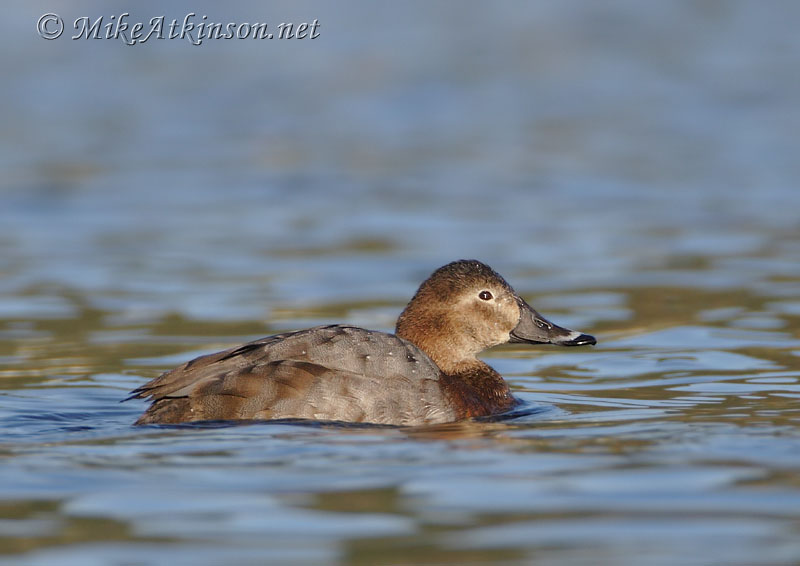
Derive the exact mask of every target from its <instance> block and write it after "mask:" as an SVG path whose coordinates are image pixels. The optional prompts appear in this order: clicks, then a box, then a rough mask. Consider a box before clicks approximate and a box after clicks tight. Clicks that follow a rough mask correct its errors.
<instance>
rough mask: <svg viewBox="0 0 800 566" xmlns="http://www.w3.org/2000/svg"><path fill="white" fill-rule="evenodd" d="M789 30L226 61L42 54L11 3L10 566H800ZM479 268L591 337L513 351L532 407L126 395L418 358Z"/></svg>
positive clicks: (219, 48) (605, 13)
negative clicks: (199, 372)
mask: <svg viewBox="0 0 800 566" xmlns="http://www.w3.org/2000/svg"><path fill="white" fill-rule="evenodd" d="M771 7H772V8H771V9H770V10H765V9H763V7H761V6H759V5H756V4H753V3H748V2H725V3H714V2H710V3H699V4H697V3H692V4H689V3H687V4H670V5H667V4H664V5H659V6H655V5H648V6H644V5H643V4H637V3H631V2H612V3H608V4H605V5H604V6H603V7H600V6H598V5H596V4H595V3H590V2H565V3H559V4H557V5H552V6H541V5H531V6H525V7H522V6H519V5H512V4H508V5H506V4H502V5H499V6H492V8H491V9H489V8H488V6H484V5H478V4H476V5H471V6H469V9H467V8H465V7H463V6H462V4H461V3H458V4H451V3H437V4H436V5H433V6H430V5H428V4H427V3H417V4H415V3H410V4H404V5H403V6H394V7H392V8H391V9H389V8H385V9H388V10H389V12H385V13H384V12H382V11H381V10H379V9H378V8H377V7H368V6H366V5H359V4H356V3H352V4H345V5H343V6H342V7H337V9H335V10H334V9H333V8H332V7H327V6H326V5H321V6H316V5H313V4H302V5H301V4H296V3H287V4H279V3H278V4H270V6H269V7H268V8H265V7H264V6H262V5H261V4H259V3H244V4H241V5H238V6H237V7H235V8H228V7H226V8H225V9H224V11H223V9H222V8H221V7H217V6H216V4H202V3H201V4H199V5H194V6H192V10H193V11H196V12H198V13H206V14H208V15H209V19H213V18H216V19H218V20H224V21H228V20H236V21H247V20H251V21H257V20H265V19H267V18H275V19H281V20H292V19H294V20H297V21H301V20H303V19H304V20H311V19H313V18H315V17H316V18H319V19H320V21H321V22H322V28H321V31H322V35H321V37H320V38H319V40H315V41H316V43H311V42H299V43H294V44H284V43H277V44H276V43H273V44H269V45H267V44H258V43H253V42H241V41H240V42H216V43H214V42H207V43H204V44H203V45H202V46H201V47H194V46H192V45H189V44H188V43H178V42H174V41H173V42H169V41H166V42H161V43H157V44H145V45H140V46H136V47H128V46H125V45H122V44H120V43H117V42H114V41H95V42H85V41H83V42H73V41H70V40H68V39H66V38H65V39H62V40H58V41H54V42H48V41H45V40H42V39H40V38H39V37H38V36H35V34H34V23H35V20H36V18H37V17H38V16H39V15H41V13H43V12H44V11H48V10H52V8H51V7H48V6H36V5H31V4H26V5H24V6H21V5H20V6H16V7H13V8H9V9H8V12H9V14H8V16H7V17H6V18H4V21H3V22H0V25H2V26H3V30H2V31H3V32H4V33H3V34H2V37H3V40H2V41H4V42H13V43H14V49H11V48H8V49H3V50H0V67H1V68H2V69H3V71H4V75H5V76H7V77H13V80H8V81H6V84H5V85H4V86H3V88H2V89H0V102H2V106H3V108H4V110H3V119H4V127H3V128H2V129H1V130H0V163H2V167H3V171H4V175H3V179H2V180H0V191H2V192H1V193H0V198H2V205H0V456H1V457H2V465H0V554H2V556H0V563H3V564H14V565H18V564H29V565H48V566H49V565H51V564H76V565H77V564H80V565H81V566H87V565H89V566H90V565H95V564H97V565H100V564H102V565H106V564H120V565H121V564H137V565H140V564H141V565H162V564H164V565H167V564H168V565H171V566H172V565H176V564H193V565H215V564H221V563H226V564H253V565H255V564H265V563H269V564H289V565H295V564H297V565H305V564H341V565H381V564H385V565H387V566H388V565H390V564H391V565H397V564H414V563H425V564H464V565H472V564H475V565H477V564H487V565H488V564H502V565H517V564H533V563H542V564H570V565H581V564H587V565H588V564H615V565H623V564H631V565H633V564H636V565H662V564H663V565H666V564H670V565H671V564H687V565H693V564H726V565H728V564H730V565H742V566H744V565H752V564H760V565H789V564H796V563H798V561H800V542H798V541H800V511H798V510H800V479H798V478H800V475H798V471H799V470H800V450H798V446H800V405H798V400H799V399H800V215H799V214H798V211H800V161H799V160H797V142H796V139H797V131H798V128H800V109H799V107H798V103H797V101H798V100H800V86H799V85H798V82H797V80H796V77H797V61H798V60H800V40H798V34H797V33H796V23H797V21H800V13H798V10H797V7H796V5H795V4H793V3H776V4H773V5H771ZM58 9H59V10H62V11H63V13H62V16H63V17H64V18H65V19H68V18H72V19H74V18H77V17H79V16H82V15H101V14H108V8H107V7H106V5H105V4H99V3H98V4H94V3H91V2H90V3H81V4H77V3H76V4H71V3H66V4H65V5H64V6H63V7H60V8H58ZM160 10H163V8H156V7H152V6H143V7H139V8H137V12H136V13H133V14H132V19H134V20H135V19H136V18H137V17H138V18H139V19H142V20H146V19H148V18H150V17H153V16H154V15H159V14H160V13H161V12H160ZM156 12H158V13H156ZM180 15H181V14H179V13H177V12H176V13H174V14H168V17H178V16H180ZM12 24H13V25H12ZM17 24H18V25H17ZM10 45H11V43H9V46H10ZM461 257H467V258H469V257H475V258H478V259H482V260H484V261H486V262H487V263H489V264H490V265H492V266H493V267H494V268H495V269H497V270H498V271H499V272H501V273H502V274H503V275H504V276H506V278H507V279H508V280H509V281H510V282H511V283H512V285H514V286H515V287H516V289H517V290H518V291H519V292H520V293H521V294H522V295H523V296H525V298H526V299H528V300H529V302H531V303H532V304H533V305H534V306H535V307H536V308H537V309H538V310H540V311H541V312H543V313H544V314H545V315H547V316H548V317H549V318H551V319H552V320H553V321H555V322H558V323H561V324H563V325H565V326H568V327H570V328H576V329H580V330H581V331H584V332H589V333H592V334H594V335H596V336H597V338H598V341H599V343H598V345H597V346H596V347H592V348H576V349H568V350H566V349H556V348H553V347H546V346H541V347H533V348H523V347H511V346H505V347H501V348H497V349H495V350H493V351H491V352H488V353H487V354H486V355H485V359H486V360H487V361H488V362H489V363H490V364H492V365H493V366H494V367H495V368H496V369H497V370H498V371H500V373H502V374H503V375H504V376H506V378H507V379H508V381H509V382H510V383H511V385H512V388H513V389H514V392H515V394H516V395H518V396H519V397H520V398H521V399H523V400H524V401H525V402H526V404H527V407H528V408H529V409H530V411H529V412H528V414H525V415H523V416H519V417H518V418H515V419H510V420H502V421H496V422H481V423H459V424H453V425H447V426H438V427H431V428H421V429H393V428H373V427H342V426H331V425H323V424H319V423H312V424H296V423H277V424H276V423H258V424H253V425H249V426H228V427H219V426H186V427H173V428H168V427H142V428H135V427H132V426H131V424H132V422H133V421H134V420H135V419H136V417H137V416H138V415H139V414H140V413H141V411H142V410H143V409H144V407H145V405H144V403H143V402H141V401H130V402H127V403H120V400H122V399H124V398H125V397H126V396H127V393H128V392H129V391H130V390H131V389H133V388H135V387H137V386H138V385H141V384H142V383H144V382H145V381H146V380H148V379H151V378H152V377H154V376H156V375H158V374H159V373H160V372H161V371H163V370H165V369H169V368H171V367H174V366H175V365H177V364H179V363H181V362H183V361H185V360H188V359H190V358H192V357H194V356H196V355H199V354H201V353H207V352H212V351H216V350H218V349H222V348H226V347H229V346H231V345H234V344H237V343H241V342H243V341H246V340H250V339H253V338H257V337H260V336H264V335H268V334H270V333H274V332H279V331H283V330H288V329H296V328H303V327H307V326H310V325H314V324H321V323H330V322H347V323H351V324H358V325H363V326H367V327H370V328H375V329H381V330H391V328H393V326H394V319H395V317H396V316H397V314H398V313H399V312H400V310H401V309H402V307H403V306H404V304H405V302H406V301H407V300H408V298H409V297H410V296H411V295H412V294H413V292H414V290H415V289H416V286H417V285H418V284H419V282H420V281H421V280H422V279H423V278H424V277H426V276H427V275H428V274H429V273H430V272H431V271H432V270H433V269H435V268H436V267H438V266H439V265H441V264H443V263H446V262H448V261H451V260H454V259H458V258H461Z"/></svg>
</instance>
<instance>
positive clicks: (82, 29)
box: [36, 12, 322, 45]
mask: <svg viewBox="0 0 800 566" xmlns="http://www.w3.org/2000/svg"><path fill="white" fill-rule="evenodd" d="M321 27H322V24H320V22H319V20H318V19H316V18H315V19H313V20H312V21H310V22H300V23H292V22H281V23H279V24H274V25H272V24H267V23H266V22H265V23H247V22H242V23H236V22H226V23H222V22H213V21H209V19H208V16H200V17H198V16H197V14H195V13H194V12H190V13H188V14H186V16H184V17H183V19H177V18H175V19H172V20H167V18H166V16H156V17H153V18H150V19H149V20H148V21H147V22H140V21H137V22H133V21H130V14H129V13H127V12H124V13H122V14H119V15H112V16H99V17H97V18H94V19H92V18H90V17H88V16H83V17H80V18H77V19H75V20H74V21H73V22H72V29H73V31H74V32H75V33H74V34H73V35H71V36H70V39H73V40H79V39H119V40H121V41H123V42H124V43H126V44H127V45H137V44H140V43H146V42H147V41H150V40H151V39H184V40H188V41H189V42H191V43H192V45H202V44H203V42H204V41H206V40H211V39H317V38H318V37H319V36H320V28H321ZM64 29H65V25H64V20H63V19H62V18H61V16H59V15H58V14H44V15H42V16H41V17H40V18H39V19H38V20H37V22H36V31H37V32H38V34H39V35H40V36H41V37H43V38H44V39H49V40H53V39H58V38H59V37H61V36H62V35H63V33H64Z"/></svg>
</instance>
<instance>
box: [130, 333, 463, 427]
mask: <svg viewBox="0 0 800 566" xmlns="http://www.w3.org/2000/svg"><path fill="white" fill-rule="evenodd" d="M376 351H377V352H385V353H386V355H382V356H381V355H375V354H374V352H376ZM439 378H440V372H439V369H438V368H437V367H436V365H435V364H434V363H433V362H432V361H431V360H430V359H429V358H428V356H426V355H425V354H424V353H423V352H422V351H420V349H419V348H417V347H416V346H415V345H414V344H412V343H410V342H408V341H406V340H403V339H402V338H398V337H397V336H394V335H392V334H385V333H382V332H375V331H369V330H364V329H362V328H357V327H353V326H340V325H334V326H325V327H316V328H311V329H308V330H301V331H299V332H293V333H289V334H279V335H276V336H270V337H268V338H263V339H261V340H256V341H255V342H251V343H249V344H245V345H243V346H238V347H236V348H232V349H230V350H226V351H224V352H218V353H216V354H211V355H208V356H202V357H200V358H197V359H195V360H192V361H190V362H187V363H185V364H184V365H182V366H180V367H178V368H176V369H174V370H172V371H169V372H166V373H164V374H163V375H161V376H160V377H158V378H156V379H154V380H153V381H151V382H150V383H147V384H146V385H143V386H142V387H140V388H138V389H136V390H135V391H134V392H133V396H134V397H147V398H150V399H151V400H152V401H153V405H152V406H151V407H150V408H149V409H148V410H147V412H146V413H145V414H144V415H142V417H141V418H140V419H139V420H138V421H137V424H148V423H179V422H187V421H200V420H216V419H280V418H305V419H314V420H323V421H324V420H328V421H330V420H337V421H347V422H370V423H377V424H401V425H402V424H424V423H441V422H450V421H454V420H457V419H459V418H463V416H464V415H463V414H462V412H460V411H459V410H458V409H457V408H456V407H455V406H453V404H452V403H451V402H450V400H449V399H448V398H447V396H446V395H445V394H444V393H443V391H442V390H441V388H440V384H439V383H438V382H439Z"/></svg>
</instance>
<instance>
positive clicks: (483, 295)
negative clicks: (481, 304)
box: [478, 291, 492, 301]
mask: <svg viewBox="0 0 800 566" xmlns="http://www.w3.org/2000/svg"><path fill="white" fill-rule="evenodd" d="M478 298H479V299H480V300H482V301H491V300H492V294H491V293H490V292H489V291H481V292H480V293H478Z"/></svg>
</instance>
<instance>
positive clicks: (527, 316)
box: [509, 297, 597, 346]
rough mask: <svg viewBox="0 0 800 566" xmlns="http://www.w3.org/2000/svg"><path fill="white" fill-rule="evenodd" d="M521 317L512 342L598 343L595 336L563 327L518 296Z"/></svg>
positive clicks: (566, 344)
mask: <svg viewBox="0 0 800 566" xmlns="http://www.w3.org/2000/svg"><path fill="white" fill-rule="evenodd" d="M517 301H518V302H519V310H520V313H521V314H520V317H519V323H517V327H516V328H515V329H514V330H512V331H511V339H510V340H509V342H511V343H525V344H556V345H557V346H586V345H593V344H597V340H595V339H594V336H590V335H589V334H583V333H581V332H576V331H575V330H569V329H568V328H562V327H561V326H558V325H556V324H553V323H552V322H550V321H549V320H547V319H546V318H545V317H543V316H542V315H540V314H539V313H538V312H536V311H535V310H534V309H533V307H531V306H530V305H529V304H528V303H526V302H525V300H524V299H522V298H520V297H518V298H517Z"/></svg>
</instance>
